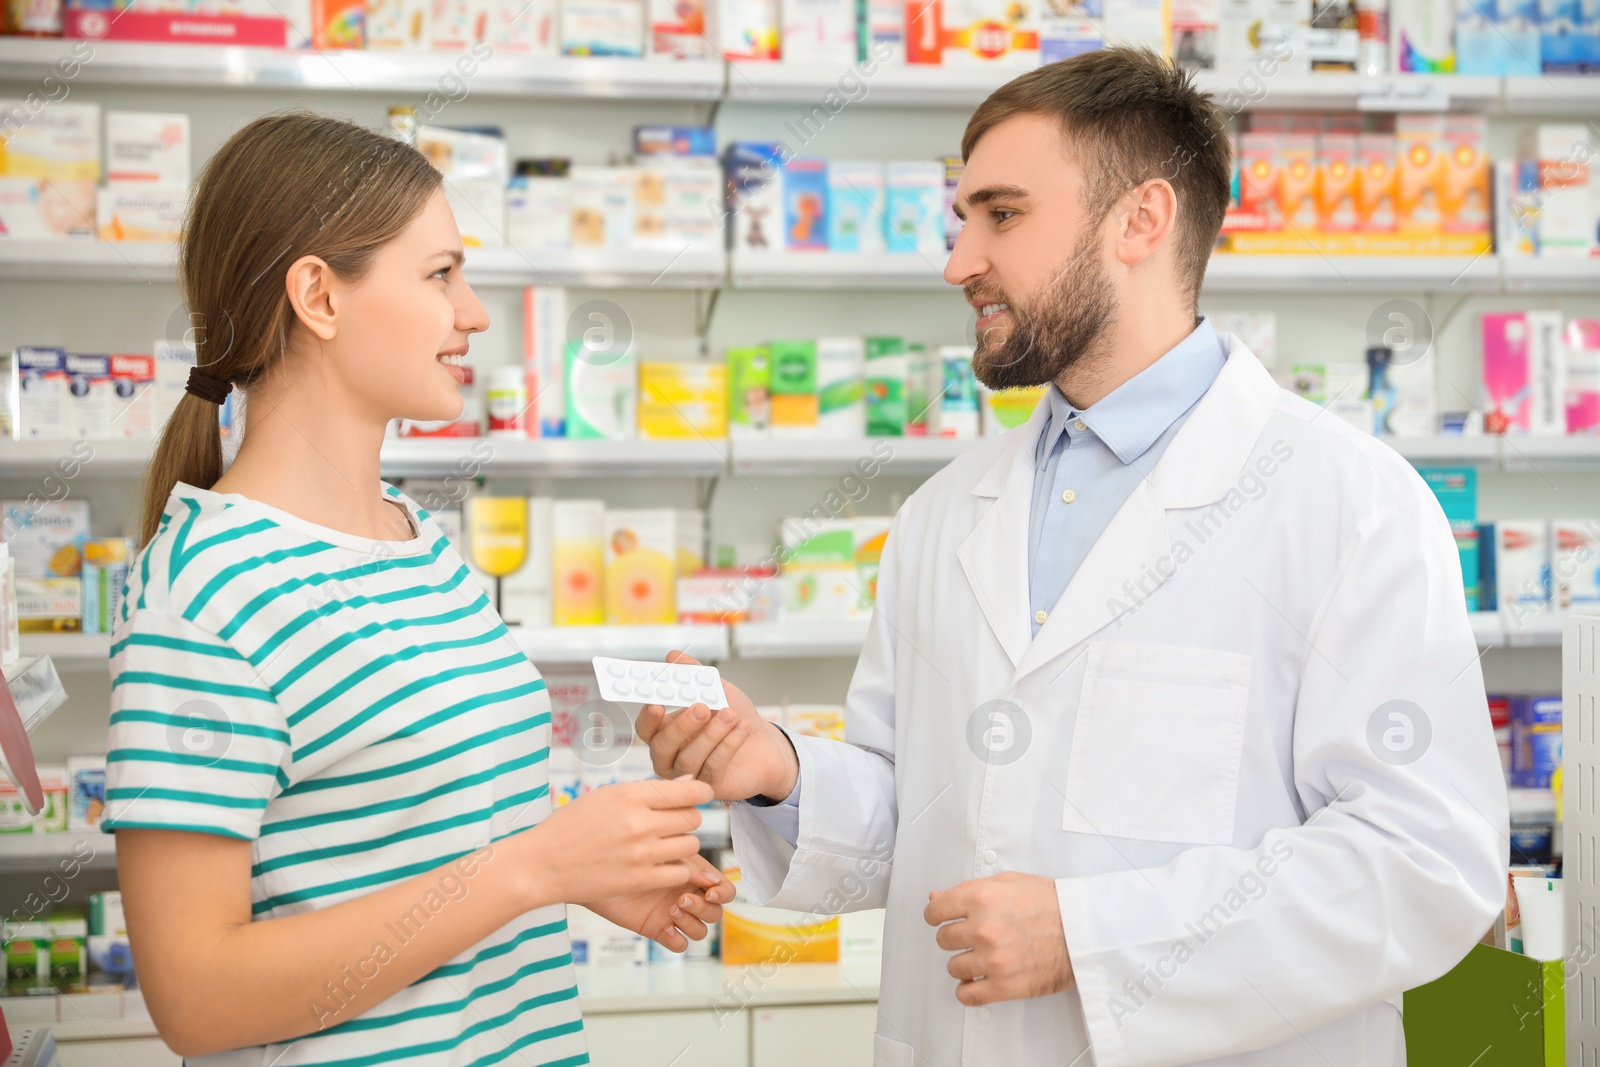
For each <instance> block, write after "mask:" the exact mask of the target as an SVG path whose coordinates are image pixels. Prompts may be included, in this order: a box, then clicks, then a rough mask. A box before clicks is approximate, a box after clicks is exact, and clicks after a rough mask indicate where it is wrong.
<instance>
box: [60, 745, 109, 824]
mask: <svg viewBox="0 0 1600 1067" xmlns="http://www.w3.org/2000/svg"><path fill="white" fill-rule="evenodd" d="M67 789H68V794H67V828H68V829H69V830H73V831H81V830H98V829H99V828H100V818H101V816H103V815H104V814H105V809H106V758H105V756H103V755H92V756H68V757H67Z"/></svg>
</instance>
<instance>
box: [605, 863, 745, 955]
mask: <svg viewBox="0 0 1600 1067" xmlns="http://www.w3.org/2000/svg"><path fill="white" fill-rule="evenodd" d="M689 868H690V871H691V873H690V875H689V885H688V886H687V887H686V886H668V887H666V888H665V889H647V890H645V891H644V892H642V893H624V894H620V895H618V896H615V897H608V898H606V899H605V900H597V901H595V902H593V903H592V904H590V905H589V907H590V908H591V909H592V910H593V911H594V912H595V913H596V914H598V915H602V916H604V917H605V918H607V919H610V920H611V921H612V922H614V923H616V924H617V925H618V926H622V927H626V928H627V929H629V930H632V931H633V932H634V933H636V934H643V935H644V936H645V937H648V938H649V939H650V940H652V941H655V942H658V943H660V945H661V946H662V947H663V948H669V949H671V950H672V951H673V952H682V951H683V950H684V949H686V948H688V947H689V940H693V941H701V940H704V938H705V936H706V927H707V926H709V925H710V924H711V923H714V922H716V921H717V920H718V919H721V918H722V905H724V904H726V903H728V901H730V900H732V899H733V896H734V887H733V883H732V882H730V881H728V880H727V879H726V878H724V877H723V876H722V872H721V871H719V870H717V869H716V868H715V867H713V866H712V865H711V864H710V863H708V862H706V860H705V859H704V858H703V857H701V856H695V857H694V858H693V859H691V860H690V861H689ZM685 938H687V939H689V940H685Z"/></svg>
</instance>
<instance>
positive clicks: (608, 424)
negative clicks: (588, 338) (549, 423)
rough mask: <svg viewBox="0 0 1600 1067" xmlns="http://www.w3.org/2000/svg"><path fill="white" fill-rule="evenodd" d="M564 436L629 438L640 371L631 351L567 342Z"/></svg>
mask: <svg viewBox="0 0 1600 1067" xmlns="http://www.w3.org/2000/svg"><path fill="white" fill-rule="evenodd" d="M565 384H566V394H567V395H566V429H567V433H566V435H567V436H568V437H572V438H600V439H604V440H609V441H626V440H630V439H632V437H633V436H634V431H635V428H636V426H637V422H638V418H637V410H638V401H639V374H638V367H637V365H636V363H635V362H634V356H633V353H632V351H631V350H630V351H627V352H621V353H618V352H613V351H597V350H591V349H589V348H587V347H585V343H584V342H583V341H582V340H577V341H568V342H567V362H566V367H565Z"/></svg>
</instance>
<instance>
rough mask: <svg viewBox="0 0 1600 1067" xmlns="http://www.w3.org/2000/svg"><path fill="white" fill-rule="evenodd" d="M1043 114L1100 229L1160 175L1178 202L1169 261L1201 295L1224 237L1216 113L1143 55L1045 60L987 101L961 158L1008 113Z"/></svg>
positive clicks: (1222, 151)
mask: <svg viewBox="0 0 1600 1067" xmlns="http://www.w3.org/2000/svg"><path fill="white" fill-rule="evenodd" d="M1029 114H1034V115H1049V116H1054V117H1055V118H1056V119H1058V120H1059V121H1060V123H1061V131H1062V134H1063V136H1064V137H1065V139H1066V142H1067V144H1068V146H1069V147H1070V148H1072V149H1073V150H1074V152H1075V154H1076V155H1077V157H1078V160H1079V162H1080V163H1081V165H1082V167H1083V171H1084V180H1085V186H1086V187H1085V194H1084V195H1085V203H1084V207H1085V208H1086V209H1087V210H1088V213H1089V218H1090V221H1091V223H1092V224H1094V225H1098V224H1099V223H1100V221H1101V220H1102V219H1104V218H1105V216H1106V212H1108V211H1109V210H1110V209H1111V207H1112V205H1113V204H1115V203H1116V200H1117V198H1118V197H1119V196H1121V195H1122V194H1123V193H1125V192H1127V191H1128V190H1129V189H1132V188H1133V187H1134V186H1136V185H1139V184H1141V183H1143V182H1146V181H1148V180H1150V179H1151V178H1165V179H1166V180H1167V181H1168V182H1170V183H1171V185H1172V190H1173V193H1174V194H1175V195H1176V197H1177V201H1178V218H1177V223H1176V226H1177V238H1178V243H1177V246H1176V250H1175V252H1176V259H1175V263H1176V266H1177V270H1178V276H1179V279H1180V280H1181V281H1182V282H1183V283H1184V285H1185V287H1186V288H1187V289H1188V295H1189V296H1191V297H1198V295H1199V293H1200V283H1201V281H1202V280H1203V279H1204V278H1205V273H1206V261H1207V260H1208V259H1209V258H1210V257H1211V249H1212V247H1213V246H1214V245H1215V244H1216V242H1217V234H1218V233H1219V232H1221V230H1222V216H1223V213H1224V212H1225V211H1226V210H1227V207H1228V190H1229V186H1230V185H1231V184H1232V180H1233V149H1232V147H1231V146H1230V145H1229V143H1228V127H1227V122H1226V120H1225V119H1224V117H1223V114H1222V111H1221V110H1220V109H1219V108H1218V107H1217V106H1216V104H1215V103H1213V102H1212V100H1211V97H1210V96H1209V95H1208V94H1206V93H1203V92H1201V91H1200V90H1199V89H1197V88H1195V86H1194V83H1193V81H1192V80H1191V78H1190V77H1189V74H1188V73H1187V72H1186V71H1183V70H1180V69H1179V68H1177V67H1175V66H1173V65H1172V64H1171V63H1169V62H1167V61H1166V60H1165V59H1163V58H1162V57H1161V56H1159V55H1157V54H1156V53H1154V52H1152V51H1150V50H1149V49H1144V48H1103V49H1101V50H1099V51H1097V52H1085V53H1084V54H1082V55H1079V56H1074V57H1073V58H1071V59H1064V60H1062V61H1060V62H1058V63H1049V64H1046V65H1045V66H1042V67H1039V68H1037V69H1036V70H1032V71H1029V72H1028V73H1027V74H1024V75H1022V76H1021V77H1019V78H1015V79H1013V80H1011V81H1009V82H1007V83H1006V84H1005V85H1002V86H1001V87H1000V88H999V89H996V90H995V91H994V92H993V93H991V94H990V95H989V98H988V99H987V100H985V101H984V102H983V103H982V104H980V105H978V110H976V111H974V112H973V113H972V118H971V119H969V120H968V121H967V132H966V133H965V134H963V135H962V137H961V158H962V159H963V160H965V159H967V158H969V157H970V156H971V155H972V147H973V145H975V144H977V143H978V138H980V137H982V136H983V135H984V133H985V132H987V131H988V130H989V129H990V128H991V127H993V126H996V125H998V124H999V123H1001V122H1004V121H1005V120H1006V119H1009V118H1011V117H1012V116H1014V115H1029Z"/></svg>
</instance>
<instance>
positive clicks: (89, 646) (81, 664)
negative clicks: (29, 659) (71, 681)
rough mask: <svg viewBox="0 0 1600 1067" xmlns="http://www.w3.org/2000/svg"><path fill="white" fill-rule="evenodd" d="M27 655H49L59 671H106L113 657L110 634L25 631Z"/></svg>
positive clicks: (24, 639)
mask: <svg viewBox="0 0 1600 1067" xmlns="http://www.w3.org/2000/svg"><path fill="white" fill-rule="evenodd" d="M22 654H23V655H24V656H48V657H49V658H50V661H51V662H52V663H54V664H55V665H56V669H57V670H62V671H83V670H94V671H100V672H104V671H106V670H107V669H108V664H109V661H110V657H111V637H110V635H108V634H85V633H59V634H23V635H22Z"/></svg>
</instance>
